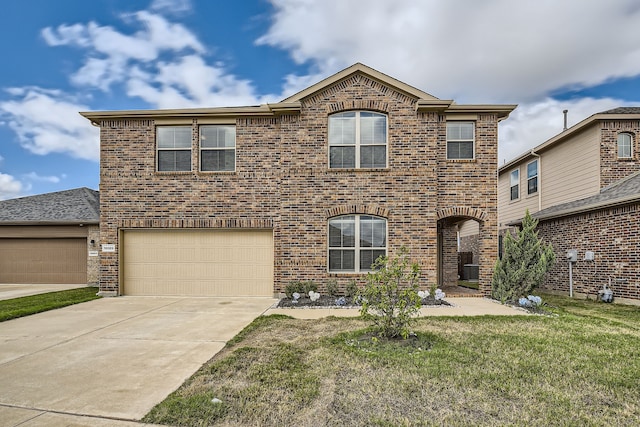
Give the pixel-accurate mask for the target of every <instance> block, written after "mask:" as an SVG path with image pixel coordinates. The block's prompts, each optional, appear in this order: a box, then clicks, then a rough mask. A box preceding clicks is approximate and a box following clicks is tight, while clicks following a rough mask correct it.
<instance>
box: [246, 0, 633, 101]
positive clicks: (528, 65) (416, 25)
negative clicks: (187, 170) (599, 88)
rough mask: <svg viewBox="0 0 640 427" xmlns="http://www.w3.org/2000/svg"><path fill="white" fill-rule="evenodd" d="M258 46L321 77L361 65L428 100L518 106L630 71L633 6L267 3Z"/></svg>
mask: <svg viewBox="0 0 640 427" xmlns="http://www.w3.org/2000/svg"><path fill="white" fill-rule="evenodd" d="M271 2H272V3H273V5H274V7H275V9H276V12H275V14H274V16H273V21H272V25H271V27H270V28H269V30H268V32H267V34H265V35H264V36H263V37H261V38H260V39H259V40H258V43H259V44H266V45H271V46H275V47H279V48H282V49H285V50H287V51H289V52H290V54H291V56H292V58H293V59H294V60H295V61H297V62H298V63H309V64H315V65H317V67H318V69H319V70H320V71H321V72H322V73H323V74H324V75H327V74H329V73H332V72H335V71H337V70H339V69H341V68H343V67H345V66H348V65H351V64H352V63H354V62H363V63H365V64H367V65H370V66H372V67H374V68H376V69H379V70H380V71H382V72H385V73H387V74H389V75H392V76H394V77H397V78H399V79H400V80H403V81H406V82H407V83H410V84H412V85H415V86H417V87H419V88H421V89H423V90H425V91H427V92H429V93H433V94H434V95H435V96H437V97H440V98H445V99H450V98H453V99H456V100H457V101H462V102H488V101H492V102H514V101H516V102H521V101H523V100H525V101H532V100H536V99H540V98H541V97H544V95H546V94H548V93H549V92H550V91H552V90H555V89H558V88H561V87H566V86H578V87H580V86H590V85H595V84H598V83H602V82H605V81H608V80H610V79H614V78H619V77H627V76H637V75H639V74H640V32H638V31H637V28H638V26H639V25H640V7H639V6H638V3H637V0H612V1H607V2H588V3H585V2H584V0H564V1H561V2H558V1H556V0H539V1H536V2H521V1H512V0H486V1H481V2H479V1H477V0H458V1H438V0H428V1H421V2H416V1H414V0H396V1H394V2H389V1H388V0H354V1H344V0H321V1H314V0H306V1H301V0H271Z"/></svg>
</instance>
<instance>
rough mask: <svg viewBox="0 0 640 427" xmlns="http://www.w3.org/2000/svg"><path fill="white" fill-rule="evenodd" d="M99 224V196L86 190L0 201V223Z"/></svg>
mask: <svg viewBox="0 0 640 427" xmlns="http://www.w3.org/2000/svg"><path fill="white" fill-rule="evenodd" d="M99 221H100V196H99V193H98V192H97V191H95V190H91V189H90V188H86V187H82V188H75V189H73V190H66V191H58V192H55V193H46V194H39V195H37V196H28V197H20V198H18V199H10V200H2V201H0V223H3V222H5V223H23V222H24V223H28V222H41V223H44V222H50V223H55V222H66V223H69V222H71V223H73V222H77V223H83V222H86V223H98V222H99Z"/></svg>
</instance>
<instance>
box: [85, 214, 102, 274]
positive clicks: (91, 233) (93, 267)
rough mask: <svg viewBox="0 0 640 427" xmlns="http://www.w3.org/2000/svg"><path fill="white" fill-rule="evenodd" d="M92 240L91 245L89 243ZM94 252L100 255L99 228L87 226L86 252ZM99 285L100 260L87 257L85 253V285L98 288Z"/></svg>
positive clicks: (96, 257)
mask: <svg viewBox="0 0 640 427" xmlns="http://www.w3.org/2000/svg"><path fill="white" fill-rule="evenodd" d="M92 240H93V242H94V243H93V245H92V244H91V241H92ZM91 251H96V252H98V255H99V254H100V227H99V226H98V225H88V226H87V252H91ZM99 283H100V258H99V256H89V254H88V253H87V285H89V286H98V284H99Z"/></svg>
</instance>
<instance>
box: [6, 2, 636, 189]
mask: <svg viewBox="0 0 640 427" xmlns="http://www.w3.org/2000/svg"><path fill="white" fill-rule="evenodd" d="M3 16H4V20H3V26H2V29H0V32H1V33H0V54H1V55H2V57H3V58H5V61H3V66H2V67H0V199H6V198H13V197H20V196H25V195H31V194H39V193H46V192H50V191H59V190H64V189H70V188H76V187H82V186H86V187H90V188H95V189H97V188H98V184H99V139H98V138H99V133H98V129H97V128H94V127H92V126H91V125H90V123H89V122H88V121H87V120H85V119H84V118H82V117H81V116H80V115H79V114H78V112H79V111H87V110H118V109H150V108H179V107H198V106H202V107H207V106H210V107H214V106H233V105H255V104H259V103H263V102H275V101H279V100H281V99H284V98H285V97H287V96H288V95H290V94H292V93H295V92H297V91H298V90H301V89H303V88H305V87H307V86H309V85H310V84H313V83H315V82H317V81H319V80H320V79H322V78H324V77H326V76H328V75H331V74H333V73H335V72H337V71H339V70H341V69H343V68H345V67H348V66H349V65H352V64H353V63H355V62H362V63H364V64H366V65H369V66H371V67H373V68H375V69H377V70H379V71H381V72H384V73H386V74H389V75H391V76H393V77H395V78H398V79H399V80H402V81H404V82H406V83H408V84H411V85H413V86H416V87H418V88H419V89H422V90H424V91H426V92H428V93H431V94H433V95H434V96H436V97H438V98H442V99H454V100H456V101H457V102H459V103H514V104H518V105H519V107H518V108H517V109H516V110H515V111H514V113H512V115H511V117H510V118H509V119H508V120H506V121H504V122H503V123H502V124H501V125H500V137H499V158H500V159H499V162H500V164H502V163H503V162H504V161H505V160H509V159H511V158H513V157H515V156H516V155H518V154H520V153H522V152H524V151H525V150H527V149H529V148H531V147H533V146H536V145H538V144H540V143H542V142H544V140H546V139H548V138H550V137H552V136H553V135H555V134H556V133H558V132H560V131H561V130H562V125H563V118H562V110H564V109H568V110H569V124H570V125H572V124H575V123H577V122H579V121H581V120H582V119H584V118H586V117H588V116H589V115H591V114H594V113H596V112H599V111H603V110H606V109H609V108H614V107H617V106H623V105H636V106H638V105H640V31H639V30H638V28H640V2H638V1H637V0H608V1H599V0H563V1H562V2H557V1H556V0H538V1H535V2H533V1H529V2H521V1H518V2H515V1H512V0H485V1H482V2H478V1H476V0H455V1H450V0H421V1H416V0H394V1H391V0H349V1H345V0H270V1H267V0H242V1H236V2H230V1H220V0H215V1H214V0H92V1H87V0H56V1H51V0H23V1H12V2H6V4H4V5H3Z"/></svg>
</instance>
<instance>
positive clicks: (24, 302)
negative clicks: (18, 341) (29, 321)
mask: <svg viewBox="0 0 640 427" xmlns="http://www.w3.org/2000/svg"><path fill="white" fill-rule="evenodd" d="M97 291H98V288H94V287H86V288H78V289H69V290H66V291H58V292H49V293H46V294H39V295H30V296H27V297H20V298H13V299H8V300H2V301H0V322H3V321H5V320H9V319H15V318H16V317H22V316H28V315H30V314H35V313H40V312H42V311H48V310H53V309H56V308H61V307H66V306H68V305H72V304H78V303H81V302H85V301H91V300H93V299H97V298H100V297H99V296H97V295H96V293H97Z"/></svg>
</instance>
